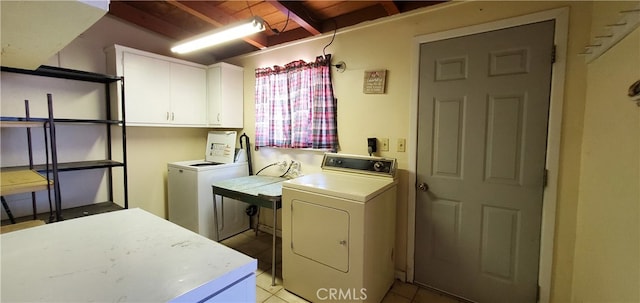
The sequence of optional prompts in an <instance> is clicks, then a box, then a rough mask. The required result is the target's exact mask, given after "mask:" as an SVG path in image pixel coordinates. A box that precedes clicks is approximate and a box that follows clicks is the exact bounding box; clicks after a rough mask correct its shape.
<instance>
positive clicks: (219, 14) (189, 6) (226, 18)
mask: <svg viewBox="0 0 640 303" xmlns="http://www.w3.org/2000/svg"><path fill="white" fill-rule="evenodd" d="M166 1H167V3H169V4H171V5H173V6H175V7H177V8H179V9H181V10H182V11H184V12H186V13H188V14H191V15H192V16H194V17H196V18H198V19H200V20H202V21H205V22H207V23H209V24H211V25H213V26H215V27H222V26H225V25H227V24H229V23H232V22H234V21H237V20H236V19H235V18H234V17H232V16H230V15H228V14H226V13H225V12H223V11H222V10H220V9H218V8H216V7H215V6H212V5H209V4H207V2H206V1H177V0H166ZM243 40H244V41H245V42H247V43H249V44H251V45H253V46H255V47H257V48H259V49H263V48H266V47H267V46H268V45H267V36H266V35H265V34H261V33H258V34H254V35H251V36H249V37H244V38H243Z"/></svg>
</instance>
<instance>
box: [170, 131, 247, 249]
mask: <svg viewBox="0 0 640 303" xmlns="http://www.w3.org/2000/svg"><path fill="white" fill-rule="evenodd" d="M235 141H236V132H234V131H229V132H217V131H212V132H209V135H208V139H207V148H206V154H205V159H200V160H189V161H179V162H173V163H169V164H168V165H167V168H168V172H167V192H168V193H167V195H168V214H169V215H168V217H169V221H171V222H173V223H176V224H178V225H180V226H182V227H184V228H187V229H189V230H191V231H193V232H196V233H198V234H200V235H203V236H205V237H207V238H209V239H212V240H214V241H221V240H224V239H225V238H228V237H231V236H233V235H236V234H238V233H241V232H243V231H246V230H247V229H249V227H250V218H249V216H248V215H247V213H246V209H247V207H248V206H249V205H248V204H247V203H244V202H240V201H237V200H233V199H224V202H223V201H222V199H220V198H219V197H218V199H216V207H217V209H218V218H215V217H214V212H213V189H212V188H211V184H212V183H213V182H214V181H219V180H225V179H230V178H237V177H242V176H248V175H249V168H248V163H247V157H246V154H245V153H244V151H243V150H238V149H236V148H235ZM216 228H217V229H218V233H219V237H218V236H217V235H216Z"/></svg>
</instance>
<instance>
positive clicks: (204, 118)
mask: <svg viewBox="0 0 640 303" xmlns="http://www.w3.org/2000/svg"><path fill="white" fill-rule="evenodd" d="M105 52H106V55H107V62H108V64H107V72H108V73H110V74H114V75H118V76H124V82H125V104H126V105H125V106H126V108H125V109H126V122H127V125H128V126H136V125H137V126H184V127H216V128H242V127H243V120H242V118H243V90H242V89H243V84H242V81H243V80H244V79H243V69H242V68H241V67H238V66H234V65H230V64H226V63H217V64H214V65H211V66H208V67H207V66H205V65H201V64H197V63H192V62H188V61H184V60H179V59H175V58H171V57H165V56H161V55H157V54H153V53H149V52H145V51H141V50H136V49H132V48H129V47H124V46H120V45H114V46H113V47H109V48H107V49H106V50H105ZM112 89H113V90H119V89H120V87H112ZM114 93H115V92H114ZM118 96H119V94H118ZM117 103H118V107H117V108H113V109H112V110H114V111H117V113H118V116H119V117H120V118H122V108H121V107H122V104H121V102H117Z"/></svg>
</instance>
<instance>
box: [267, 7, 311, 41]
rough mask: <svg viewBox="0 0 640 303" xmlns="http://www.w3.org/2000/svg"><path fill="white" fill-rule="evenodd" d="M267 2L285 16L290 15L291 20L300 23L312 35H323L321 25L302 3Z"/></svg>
mask: <svg viewBox="0 0 640 303" xmlns="http://www.w3.org/2000/svg"><path fill="white" fill-rule="evenodd" d="M266 2H268V3H270V4H271V5H273V7H275V8H276V9H278V10H279V11H280V12H281V13H283V14H285V15H287V14H288V15H289V19H291V20H293V21H294V22H295V23H298V24H299V25H300V26H301V27H302V28H304V29H305V30H306V31H307V32H309V33H310V34H311V35H314V36H315V35H320V34H321V33H322V31H321V27H322V24H320V23H319V22H317V21H314V20H313V19H312V18H311V17H310V16H309V13H307V11H306V9H305V8H304V6H303V5H302V1H278V0H266Z"/></svg>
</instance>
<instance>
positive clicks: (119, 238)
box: [0, 209, 257, 302]
mask: <svg viewBox="0 0 640 303" xmlns="http://www.w3.org/2000/svg"><path fill="white" fill-rule="evenodd" d="M0 244H1V245H2V254H1V265H2V267H1V271H2V276H1V280H0V284H1V292H0V296H1V297H0V301H2V302H20V301H22V302H25V301H26V302H37V301H40V302H167V301H172V300H174V301H184V302H193V301H197V300H199V299H202V298H206V297H207V296H208V295H210V294H214V293H216V292H218V291H220V290H223V289H224V288H225V287H226V286H227V285H229V284H231V283H234V282H235V281H238V280H240V279H242V278H243V277H246V276H247V275H250V274H253V273H254V271H255V270H256V267H257V261H256V260H255V259H253V258H251V257H248V256H246V255H244V254H242V253H239V252H237V251H235V250H232V249H230V248H228V247H226V246H224V245H221V244H218V243H216V242H214V241H212V240H209V239H207V238H205V237H202V236H200V235H198V234H196V233H193V232H191V231H189V230H187V229H184V228H182V227H180V226H178V225H176V224H173V223H171V222H169V221H167V220H165V219H162V218H160V217H157V216H155V215H153V214H150V213H148V212H145V211H143V210H140V209H128V210H120V211H115V212H110V213H105V214H99V215H93V216H87V217H83V218H78V219H72V220H67V221H62V222H58V223H52V224H47V225H43V226H38V227H34V228H29V229H25V230H20V231H15V232H11V233H6V234H3V235H2V236H1V237H0Z"/></svg>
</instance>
